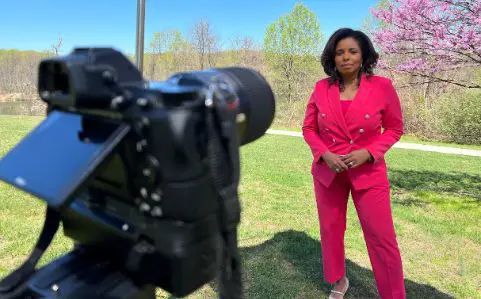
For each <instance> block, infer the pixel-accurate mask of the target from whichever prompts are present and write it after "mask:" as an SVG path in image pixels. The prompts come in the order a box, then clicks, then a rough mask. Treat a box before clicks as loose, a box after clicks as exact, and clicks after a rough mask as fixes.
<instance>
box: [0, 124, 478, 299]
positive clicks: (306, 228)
mask: <svg viewBox="0 0 481 299" xmlns="http://www.w3.org/2000/svg"><path fill="white" fill-rule="evenodd" d="M38 120H39V119H31V118H15V119H11V118H0V141H1V142H0V155H3V154H4V153H5V152H6V151H7V150H8V149H9V148H11V147H12V146H13V145H14V144H15V143H16V142H18V141H19V139H20V138H21V137H22V136H24V135H25V134H26V133H27V130H29V129H30V128H31V127H32V126H33V125H34V124H35V123H37V122H38ZM241 154H242V155H241V158H242V165H241V166H242V181H241V186H240V195H241V200H242V208H243V214H242V215H243V217H242V224H241V226H240V229H239V239H240V247H241V249H240V252H241V256H242V263H243V270H244V280H245V282H244V289H245V292H246V298H263V299H264V298H303V299H304V298H326V297H327V296H328V293H329V286H328V285H327V284H325V283H321V278H322V267H321V264H320V263H319V257H320V256H321V251H320V246H319V227H318V220H317V211H316V208H315V201H314V194H313V190H312V178H311V175H310V173H309V169H310V163H311V154H310V151H309V150H308V148H307V146H306V145H305V144H304V142H303V140H302V139H301V138H293V137H287V136H275V135H266V136H264V137H263V138H261V139H259V140H257V141H255V142H254V143H252V144H249V145H246V146H244V147H242V150H241ZM386 159H387V162H388V164H389V178H390V181H391V186H392V194H393V198H392V209H393V215H394V221H395V225H396V232H397V235H398V242H399V246H400V249H401V254H402V257H403V264H404V271H405V278H406V290H407V294H408V298H481V159H480V158H477V157H467V156H456V155H443V154H438V153H428V152H420V151H412V150H403V149H393V150H392V151H390V152H389V154H388V155H387V157H386ZM0 201H1V202H2V206H1V208H0V275H4V274H6V273H7V272H8V271H10V270H12V269H13V268H14V267H15V266H18V265H19V264H20V263H21V262H22V260H23V258H25V256H26V255H27V254H28V253H29V251H30V249H31V247H32V246H33V243H34V240H35V238H36V237H37V234H38V232H39V229H40V225H41V222H42V219H43V209H44V206H43V204H41V203H40V201H39V200H37V199H34V198H32V197H30V196H28V195H26V194H23V193H21V192H19V191H17V190H15V189H14V188H12V187H10V186H7V185H5V184H2V185H0ZM345 239H346V257H347V261H346V265H347V271H348V275H349V277H350V280H351V285H352V287H351V289H350V291H349V293H348V295H346V297H345V298H374V297H376V288H375V283H374V279H373V273H372V270H371V266H370V263H369V259H368V255H367V250H366V247H365V243H364V239H363V237H362V232H361V228H360V225H359V221H358V219H357V215H356V213H355V209H354V206H353V204H352V202H350V203H349V207H348V228H347V232H346V238H345ZM70 246H71V241H70V240H68V239H66V238H65V237H63V236H62V235H61V234H58V236H57V238H56V239H55V240H54V246H53V247H51V248H50V249H49V251H48V255H47V256H46V257H45V258H44V259H43V260H42V263H43V264H44V263H46V262H48V261H49V260H51V259H53V258H54V257H55V256H58V255H59V254H61V253H63V252H65V251H67V250H68V249H69V248H70ZM213 289H214V288H213V286H212V285H206V286H205V287H203V288H202V289H200V290H199V291H197V292H195V293H194V294H192V295H191V296H189V297H188V298H215V292H214V290H213ZM158 297H159V298H168V295H167V294H166V293H164V292H162V291H160V290H159V292H158Z"/></svg>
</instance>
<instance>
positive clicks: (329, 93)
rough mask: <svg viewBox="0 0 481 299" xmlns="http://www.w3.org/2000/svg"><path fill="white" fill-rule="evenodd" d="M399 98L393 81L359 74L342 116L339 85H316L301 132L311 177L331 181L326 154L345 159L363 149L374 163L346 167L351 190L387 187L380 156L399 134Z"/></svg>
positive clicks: (333, 173)
mask: <svg viewBox="0 0 481 299" xmlns="http://www.w3.org/2000/svg"><path fill="white" fill-rule="evenodd" d="M403 128H404V124H403V119H402V112H401V105H400V102H399V97H398V95H397V93H396V90H395V89H394V86H393V85H392V82H391V81H390V80H389V79H387V78H384V77H381V76H370V77H366V76H362V78H361V83H360V86H359V89H358V91H357V94H356V96H355V98H354V99H353V102H352V104H351V105H350V107H349V110H348V111H347V115H346V117H344V115H343V113H342V110H341V104H340V96H339V86H338V84H331V85H329V83H328V80H327V79H323V80H320V81H318V82H317V83H316V86H315V88H314V91H313V92H312V95H311V98H310V99H309V102H308V104H307V108H306V113H305V118H304V124H303V126H302V132H303V136H304V139H305V141H306V142H307V144H308V145H309V147H310V148H311V151H312V155H313V157H314V161H313V163H312V168H311V171H312V175H313V176H314V178H315V179H317V180H319V181H320V182H321V183H322V184H323V185H324V186H326V187H329V185H330V184H331V183H332V181H333V180H334V178H335V176H336V173H335V172H333V171H332V170H331V169H330V168H329V167H328V166H327V164H326V163H325V162H324V160H322V158H321V156H322V155H323V154H324V153H325V152H326V151H331V152H333V153H336V154H340V155H345V154H348V153H350V152H352V151H354V150H358V149H362V148H365V149H367V150H368V151H369V152H370V153H371V155H372V156H373V158H374V162H373V163H370V162H366V163H364V164H363V165H361V166H359V167H356V168H352V169H348V170H347V171H348V175H349V177H350V179H351V182H352V184H353V187H354V188H355V189H366V188H370V187H373V186H375V185H378V184H389V182H388V178H387V169H386V162H385V161H384V154H385V153H386V152H387V151H388V150H389V149H390V148H391V146H392V145H393V144H394V143H396V142H397V141H398V140H399V138H400V137H401V135H402V134H403Z"/></svg>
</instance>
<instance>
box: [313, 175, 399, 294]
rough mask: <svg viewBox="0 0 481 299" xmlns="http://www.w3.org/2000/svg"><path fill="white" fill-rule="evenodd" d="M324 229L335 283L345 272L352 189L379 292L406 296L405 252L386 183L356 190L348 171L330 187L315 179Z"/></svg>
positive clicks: (327, 270) (328, 276) (328, 272)
mask: <svg viewBox="0 0 481 299" xmlns="http://www.w3.org/2000/svg"><path fill="white" fill-rule="evenodd" d="M314 187H315V193H316V202H317V211H318V215H319V224H320V231H321V246H322V259H323V270H324V279H325V280H326V281H327V282H329V283H334V282H336V281H337V280H339V279H340V278H342V277H343V276H344V275H345V254H344V232H345V230H346V211H347V201H348V197H349V191H350V192H351V195H352V198H353V201H354V205H355V207H356V210H357V214H358V217H359V221H360V223H361V227H362V231H363V233H364V239H365V241H366V245H367V250H368V253H369V259H370V261H371V265H372V269H373V272H374V278H375V279H376V285H377V289H378V292H379V295H380V296H381V298H383V299H388V298H389V299H391V298H395V299H398V298H402V299H404V298H406V292H405V288H404V277H403V269H402V261H401V255H400V252H399V247H398V244H397V241H396V233H395V231H394V225H393V220H392V214H391V203H390V189H389V185H388V184H382V185H379V186H376V187H373V188H370V189H366V190H354V189H353V188H351V187H352V185H351V182H350V180H349V177H348V175H347V172H344V173H341V174H338V175H337V176H336V178H335V179H334V181H333V183H332V184H331V186H329V188H326V187H325V186H324V185H322V184H321V183H320V182H319V181H318V180H316V179H314Z"/></svg>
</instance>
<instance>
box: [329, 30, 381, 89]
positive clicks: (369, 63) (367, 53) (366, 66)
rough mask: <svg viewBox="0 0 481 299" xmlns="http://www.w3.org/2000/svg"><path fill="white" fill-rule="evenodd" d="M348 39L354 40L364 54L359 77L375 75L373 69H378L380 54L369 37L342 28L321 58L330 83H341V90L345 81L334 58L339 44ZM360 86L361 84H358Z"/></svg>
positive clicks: (331, 39) (333, 36) (333, 37)
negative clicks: (337, 68)
mask: <svg viewBox="0 0 481 299" xmlns="http://www.w3.org/2000/svg"><path fill="white" fill-rule="evenodd" d="M347 37H352V38H354V39H355V40H356V41H357V43H358V44H359V47H360V48H361V52H362V67H361V71H360V72H359V76H361V75H362V74H363V73H364V74H366V75H367V76H371V75H373V73H374V72H373V69H374V68H375V67H376V64H377V60H378V58H379V54H378V53H377V52H376V50H375V49H374V46H373V44H372V42H371V40H370V39H369V37H368V36H367V35H366V34H364V33H363V32H361V31H358V30H353V29H351V28H341V29H338V30H337V31H336V32H334V33H333V34H332V35H331V37H330V38H329V40H328V41H327V44H326V46H325V47H324V51H323V52H322V56H321V64H322V67H323V68H324V72H325V73H326V75H328V76H329V83H330V84H333V83H336V82H339V86H340V87H341V89H343V88H344V84H343V80H342V77H341V75H340V74H339V72H338V71H337V70H336V64H335V62H334V58H335V55H336V47H337V43H339V41H340V40H342V39H345V38H347ZM358 84H359V82H358Z"/></svg>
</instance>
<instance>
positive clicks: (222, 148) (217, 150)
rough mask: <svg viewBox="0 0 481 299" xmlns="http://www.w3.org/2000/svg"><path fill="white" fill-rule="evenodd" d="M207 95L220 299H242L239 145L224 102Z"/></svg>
mask: <svg viewBox="0 0 481 299" xmlns="http://www.w3.org/2000/svg"><path fill="white" fill-rule="evenodd" d="M209 91H210V94H209V96H208V97H207V99H206V106H207V108H208V109H207V118H206V125H207V136H208V157H209V163H210V167H211V171H212V178H213V181H214V185H215V187H216V189H217V192H218V193H219V197H218V198H219V224H220V230H221V237H222V245H223V246H222V260H221V263H220V265H221V269H220V291H219V298H221V299H242V298H243V291H242V271H241V263H240V256H239V251H238V244H237V225H238V224H239V222H240V202H239V198H238V193H237V190H238V184H239V177H240V169H239V168H240V166H239V145H238V143H237V140H236V139H235V137H236V136H237V133H236V123H235V114H234V112H233V111H230V110H229V109H226V106H225V101H223V99H220V100H219V101H214V99H213V94H214V92H213V91H212V90H209Z"/></svg>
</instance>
